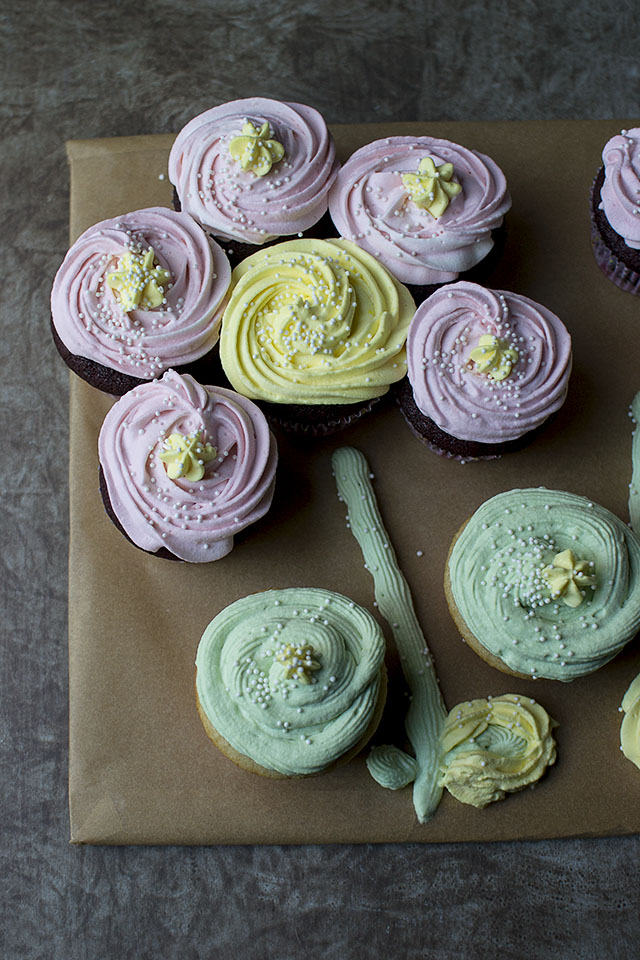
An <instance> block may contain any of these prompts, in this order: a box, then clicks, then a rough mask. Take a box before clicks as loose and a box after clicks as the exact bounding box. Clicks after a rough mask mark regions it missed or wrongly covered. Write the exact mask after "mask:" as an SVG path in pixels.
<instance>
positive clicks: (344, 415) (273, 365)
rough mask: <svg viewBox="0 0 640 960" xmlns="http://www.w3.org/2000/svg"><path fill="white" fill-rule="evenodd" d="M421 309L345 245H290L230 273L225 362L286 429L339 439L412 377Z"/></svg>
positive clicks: (240, 387)
mask: <svg viewBox="0 0 640 960" xmlns="http://www.w3.org/2000/svg"><path fill="white" fill-rule="evenodd" d="M414 310H415V305H414V302H413V300H412V298H411V296H410V295H409V293H408V291H407V289H406V287H404V286H403V285H402V284H400V283H398V282H397V281H396V280H395V279H394V278H393V277H392V276H391V275H390V274H389V272H388V271H387V270H385V268H384V267H382V266H381V265H380V264H379V263H377V262H376V260H375V259H374V258H373V257H371V256H369V254H367V253H365V252H364V251H362V250H361V249H360V248H359V247H357V246H356V245H355V244H353V243H350V242H349V241H348V240H342V239H337V240H306V239H303V240H290V241H285V242H283V243H280V244H276V245H275V246H273V247H268V248H267V249H266V250H261V251H259V252H258V253H255V254H253V255H252V256H251V257H248V258H247V259H246V260H244V261H243V262H242V263H241V264H239V266H237V267H236V268H235V269H234V271H233V277H232V287H231V296H230V299H229V303H228V306H227V308H226V310H225V312H224V317H223V323H222V332H221V339H220V358H221V361H222V366H223V368H224V372H225V374H226V375H227V377H228V379H229V381H230V383H231V384H232V386H233V388H234V389H235V390H237V391H238V393H241V394H243V395H244V396H246V397H251V398H252V399H254V400H256V401H257V402H258V403H259V404H260V405H261V407H262V409H263V410H264V411H265V413H266V414H267V417H268V418H269V419H270V420H271V421H273V422H275V423H277V424H279V425H280V426H282V427H283V428H284V429H286V430H290V431H293V432H298V433H310V434H312V435H318V434H328V433H333V432H335V431H336V430H339V429H341V428H342V427H345V426H347V425H348V424H349V423H352V422H353V421H354V420H355V419H357V418H358V417H360V416H361V415H362V414H363V413H365V412H367V411H368V410H370V409H371V407H372V405H373V404H374V403H375V402H377V401H378V400H379V398H380V397H382V396H383V395H384V394H386V393H387V391H388V390H389V385H390V384H391V383H393V382H395V381H397V380H399V379H400V378H401V377H403V376H404V375H405V372H406V361H405V349H404V344H405V338H406V335H407V330H408V328H409V322H410V320H411V318H412V316H413V314H414Z"/></svg>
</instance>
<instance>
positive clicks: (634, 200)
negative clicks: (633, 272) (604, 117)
mask: <svg viewBox="0 0 640 960" xmlns="http://www.w3.org/2000/svg"><path fill="white" fill-rule="evenodd" d="M602 159H603V162H604V183H603V185H602V190H601V193H600V196H601V203H600V207H601V209H602V210H603V211H604V215H605V217H606V218H607V220H608V221H609V223H610V224H611V227H612V228H613V229H614V230H615V232H616V233H617V234H618V235H619V236H621V237H622V239H623V240H624V242H625V243H626V245H627V246H628V247H631V249H633V250H640V127H634V128H633V129H631V130H623V131H622V132H621V133H619V134H617V135H616V136H615V137H612V138H611V140H609V141H608V143H607V144H606V145H605V148H604V150H603V151H602Z"/></svg>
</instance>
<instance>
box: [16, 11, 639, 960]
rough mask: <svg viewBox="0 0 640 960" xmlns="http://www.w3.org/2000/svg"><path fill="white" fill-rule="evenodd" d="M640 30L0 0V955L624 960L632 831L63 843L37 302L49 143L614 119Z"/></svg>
mask: <svg viewBox="0 0 640 960" xmlns="http://www.w3.org/2000/svg"><path fill="white" fill-rule="evenodd" d="M637 36H638V29H637V5H636V4H635V3H634V2H632V0H619V2H613V0H602V2H601V3H599V4H594V3H592V2H591V0H573V2H568V0H558V2H555V3H550V2H544V0H542V2H541V0H537V2H534V0H520V2H519V3H517V4H511V5H509V4H508V3H506V2H505V0H496V2H493V3H489V2H488V0H470V2H466V3H462V4H458V5H451V4H445V3H443V2H442V0H432V2H431V3H429V4H423V3H421V2H419V0H399V2H398V3H396V4H393V5H391V4H387V3H386V2H385V3H383V2H381V0H370V2H368V3H365V2H362V0H355V2H352V3H349V4H344V3H339V2H337V0H327V2H325V3H323V4H322V5H320V4H316V3H314V2H311V0H302V2H298V3H297V4H289V3H287V2H286V0H272V2H271V3H270V4H268V5H264V4H263V5H260V6H258V5H256V4H254V3H252V2H248V0H237V2H235V3H233V4H231V3H223V2H222V0H190V2H189V3H184V4H180V3H178V2H172V3H169V2H167V0H154V2H150V0H140V2H139V3H135V4H134V3H125V2H121V0H111V2H105V0H93V2H92V3H84V2H80V0H5V3H4V4H3V6H2V11H1V12H0V43H1V55H0V84H1V91H2V97H1V98H0V119H1V126H2V131H3V133H2V146H1V149H2V154H3V189H2V192H1V200H0V204H1V206H2V218H1V221H0V222H1V223H2V226H3V232H2V233H3V236H2V244H1V245H0V256H1V257H2V269H1V273H0V275H1V276H2V294H3V307H2V311H1V322H2V338H1V340H0V343H1V346H0V351H1V353H0V356H1V359H2V370H3V378H2V386H3V402H2V404H1V406H0V416H1V420H2V427H3V451H4V455H3V457H2V467H1V469H2V494H3V495H2V514H3V516H2V525H1V531H2V534H1V535H2V540H1V546H2V550H1V553H0V561H1V564H2V572H1V576H2V584H3V587H4V589H3V631H2V643H1V646H0V667H1V675H2V678H3V692H2V697H1V699H0V711H1V719H2V737H1V742H0V758H1V774H2V783H3V787H4V789H3V798H4V799H3V814H2V836H3V839H2V845H1V853H0V857H1V863H0V878H1V880H0V885H1V891H2V904H3V910H2V916H1V917H0V955H1V956H2V957H3V958H6V960H31V958H43V960H45V958H46V960H58V958H60V960H85V958H86V960H103V958H104V960H107V958H118V960H119V958H125V957H127V958H128V957H132V958H133V957H135V958H136V960H144V958H153V960H157V958H159V957H161V958H163V960H169V958H173V957H176V958H178V957H179V958H181V960H191V958H200V957H207V958H209V957H219V956H220V957H222V956H225V957H226V956H229V957H243V958H246V960H252V958H263V957H271V956H273V957H278V958H279V960H289V958H301V957H323V958H326V960H331V958H340V960H344V958H347V957H367V958H372V957H403V958H404V957H410V958H413V957H416V958H418V957H424V958H442V957H456V958H459V960H465V958H472V960H478V958H479V960H482V958H484V957H493V956H494V955H495V953H496V944H497V949H498V950H500V951H501V952H500V954H499V955H500V956H502V957H528V958H554V960H555V958H562V960H571V958H576V960H577V958H579V960H592V958H593V960H602V958H613V957H615V958H617V960H631V958H636V957H637V956H638V942H639V941H640V936H639V935H640V911H639V910H638V890H639V889H640V838H638V837H627V838H621V839H606V840H602V839H601V840H589V839H584V840H570V841H553V842H551V841H550V842H542V843H508V844H494V845H455V844H440V845H436V846H429V845H426V846H414V845H397V846H381V847H378V846H360V847H348V846H344V847H343V846H341V847H296V848H282V847H255V848H253V847H248V848H232V847H215V848H134V847H130V848H108V847H93V848H89V847H87V848H76V847H70V846H69V845H68V820H67V789H66V787H67V785H66V776H67V652H66V556H67V528H68V524H67V520H68V515H67V439H68V425H67V377H68V373H67V369H66V367H65V365H64V364H63V363H62V361H61V360H60V358H59V357H58V355H57V352H56V350H55V348H54V346H53V343H52V341H51V337H50V333H49V307H48V299H49V292H50V287H51V282H52V278H53V275H54V273H55V271H56V269H57V267H58V265H59V263H60V262H61V260H62V258H63V256H64V253H65V251H66V247H67V224H68V176H67V170H66V163H65V155H64V141H65V140H66V139H68V138H88V137H99V136H117V135H125V134H132V135H134V134H141V133H162V132H167V131H177V130H178V129H179V128H180V127H181V126H182V125H183V124H184V123H185V122H186V121H187V120H188V119H190V118H191V117H192V116H193V115H195V114H196V113H198V112H200V111H201V110H203V109H205V108H206V107H208V106H210V105H212V104H213V103H216V102H221V101H224V100H230V99H233V98H236V97H241V96H248V95H252V94H259V95H264V96H273V97H276V98H280V99H294V100H300V101H302V102H306V103H311V104H313V105H315V106H316V107H317V108H318V109H319V110H321V111H322V112H323V113H324V115H325V116H326V118H327V120H328V121H329V122H346V123H350V122H358V121H385V120H414V119H433V120H443V119H450V120H469V119H485V120H493V119H501V120H504V119H507V120H509V119H513V120H519V119H531V118H534V119H546V118H549V119H551V118H557V117H579V118H589V117H614V116H629V115H633V114H634V112H637V109H638V101H637V92H638V80H639V74H640V70H639V61H638V47H637ZM579 148H580V147H579V144H576V145H575V149H579ZM570 152H571V151H570V150H568V151H567V155H568V156H570ZM594 172H595V171H594ZM363 816H366V811H363Z"/></svg>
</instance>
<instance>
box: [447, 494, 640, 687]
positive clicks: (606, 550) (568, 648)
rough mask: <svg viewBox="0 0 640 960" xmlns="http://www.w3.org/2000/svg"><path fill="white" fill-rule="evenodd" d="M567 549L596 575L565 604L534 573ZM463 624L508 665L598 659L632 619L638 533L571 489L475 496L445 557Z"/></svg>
mask: <svg viewBox="0 0 640 960" xmlns="http://www.w3.org/2000/svg"><path fill="white" fill-rule="evenodd" d="M563 550H571V551H573V552H574V554H575V555H576V556H579V557H580V558H581V559H582V560H586V561H588V562H589V564H590V568H591V570H592V573H593V575H594V577H595V583H594V584H593V585H592V586H588V587H587V588H586V589H585V590H584V591H583V594H584V599H583V602H582V603H580V604H579V605H578V606H575V607H572V606H569V605H567V604H566V603H564V602H563V601H562V598H560V597H557V596H554V595H553V594H552V591H551V588H550V586H549V584H548V582H547V580H546V579H545V577H544V576H543V575H542V571H543V570H545V569H546V568H547V567H548V566H549V565H550V564H552V563H553V559H554V557H555V556H556V555H557V554H558V553H559V552H560V551H563ZM447 573H448V580H449V583H450V589H451V596H452V599H453V601H454V603H455V606H456V608H457V611H458V613H459V615H460V616H461V617H462V620H463V621H464V624H465V625H466V628H467V629H468V631H469V633H470V634H471V635H473V636H474V637H475V638H476V639H477V640H478V641H479V642H480V643H481V644H482V646H483V647H485V648H486V649H487V650H488V651H489V652H490V653H491V654H493V655H494V656H495V657H498V658H499V659H500V660H502V661H503V662H504V663H505V664H506V665H507V666H508V667H509V668H510V669H511V670H513V671H514V672H516V673H519V674H526V675H529V676H531V677H532V678H537V677H546V678H549V679H555V680H574V679H575V678H576V677H581V676H583V675H585V674H587V673H591V672H592V671H594V670H597V669H598V668H599V667H601V666H603V665H604V664H605V663H607V662H608V661H609V660H611V659H612V657H615V655H616V654H617V653H618V652H619V651H620V650H621V649H622V648H623V646H624V645H625V644H626V643H627V642H628V641H629V640H630V639H631V638H632V637H633V636H634V635H635V634H636V633H637V631H638V629H639V628H640V541H639V540H638V538H637V536H636V535H635V534H634V533H633V532H632V531H631V530H630V529H629V527H628V526H627V525H626V524H625V523H623V522H622V520H620V519H619V518H618V517H616V516H615V515H614V514H613V513H611V512H610V511H609V510H606V509H605V508H604V507H600V506H598V505H597V504H595V503H592V502H591V501H589V500H587V499H586V498H585V497H581V496H578V495H576V494H573V493H566V492H563V491H557V490H546V489H545V488H544V487H539V488H535V489H523V490H509V491H507V492H506V493H500V494H498V495H497V496H495V497H492V498H491V499H490V500H487V501H486V502H485V503H483V504H482V506H480V507H479V508H478V509H477V510H476V512H475V513H474V514H473V516H472V517H471V518H470V520H469V521H468V522H467V524H466V525H465V526H464V527H463V528H462V530H461V531H460V533H459V535H458V537H457V539H456V540H455V541H454V544H453V546H452V549H451V552H450V555H449V561H448V568H447Z"/></svg>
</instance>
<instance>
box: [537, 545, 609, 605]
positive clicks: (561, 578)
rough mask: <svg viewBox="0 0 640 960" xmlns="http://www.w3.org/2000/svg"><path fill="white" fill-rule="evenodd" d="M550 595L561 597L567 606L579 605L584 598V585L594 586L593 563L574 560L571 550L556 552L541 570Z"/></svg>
mask: <svg viewBox="0 0 640 960" xmlns="http://www.w3.org/2000/svg"><path fill="white" fill-rule="evenodd" d="M542 576H543V577H544V579H545V580H546V581H547V584H548V585H549V589H550V590H551V596H552V597H561V598H562V602H563V603H566V605H567V606H568V607H579V606H580V604H581V603H582V601H583V600H584V589H585V587H592V586H595V583H596V578H595V576H594V575H593V563H592V562H590V561H589V560H576V558H575V557H574V555H573V551H572V550H563V551H562V553H557V554H556V555H555V557H554V558H553V561H552V562H551V563H550V564H549V566H548V567H545V568H544V570H543V571H542Z"/></svg>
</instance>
